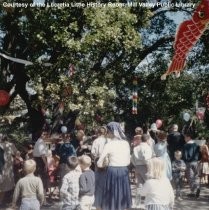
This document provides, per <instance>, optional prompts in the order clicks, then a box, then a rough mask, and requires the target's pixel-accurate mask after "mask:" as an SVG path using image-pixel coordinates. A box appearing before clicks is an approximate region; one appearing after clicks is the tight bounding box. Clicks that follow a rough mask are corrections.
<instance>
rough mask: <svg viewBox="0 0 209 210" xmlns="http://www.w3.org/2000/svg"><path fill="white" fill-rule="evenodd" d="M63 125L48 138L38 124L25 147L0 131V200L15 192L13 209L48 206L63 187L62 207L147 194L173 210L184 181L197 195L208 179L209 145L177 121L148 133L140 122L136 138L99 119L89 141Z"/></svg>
mask: <svg viewBox="0 0 209 210" xmlns="http://www.w3.org/2000/svg"><path fill="white" fill-rule="evenodd" d="M62 130H63V132H62V133H61V136H60V138H59V142H57V143H56V144H54V142H53V145H48V144H47V143H46V141H45V138H46V133H44V132H42V131H40V132H37V134H36V141H35V142H34V144H32V143H30V144H29V143H28V144H27V146H26V148H25V150H24V151H18V150H17V148H16V146H15V144H14V143H11V142H9V141H8V139H7V137H6V135H3V134H0V148H1V150H0V152H1V155H0V159H1V160H0V206H4V204H5V198H8V197H7V196H5V195H6V193H7V192H10V194H12V195H13V196H12V198H11V207H12V208H13V209H16V208H19V209H20V210H39V209H40V207H41V206H42V205H43V206H46V207H49V209H50V206H51V205H52V203H50V200H49V199H47V198H48V197H49V196H52V195H53V193H54V189H57V192H58V194H57V195H56V196H58V198H59V199H60V201H61V202H62V207H61V209H62V210H91V208H92V206H94V207H95V208H96V209H97V210H127V209H131V207H133V206H135V207H136V208H137V207H138V206H139V205H140V204H141V203H142V202H143V203H144V204H145V208H146V209H147V210H172V209H173V207H174V201H175V199H176V200H182V199H183V197H182V188H183V183H184V182H188V184H189V187H190V190H191V192H190V193H189V194H188V196H189V197H196V198H198V197H199V196H200V193H201V187H200V186H201V185H200V184H201V180H203V181H204V182H207V181H208V175H209V152H208V146H207V145H206V144H205V145H203V146H198V145H197V144H196V143H195V142H194V141H193V139H192V135H191V133H190V132H184V133H183V134H182V133H180V132H178V126H177V125H176V124H175V125H173V126H172V127H171V130H170V131H169V133H167V132H165V131H162V130H158V129H157V127H156V126H155V125H152V127H151V129H150V130H148V131H147V132H146V133H145V132H144V131H143V129H142V128H141V127H137V128H136V129H135V135H134V136H133V140H131V141H129V140H128V139H127V137H126V135H125V133H124V130H123V129H122V128H121V126H120V124H119V123H117V122H110V123H108V124H107V125H105V126H101V127H99V128H98V129H97V133H95V135H94V138H91V140H90V141H89V139H88V138H86V136H85V133H84V131H83V130H78V131H77V133H76V136H75V137H74V136H72V135H71V134H69V133H68V132H67V129H62ZM2 154H3V155H2ZM133 171H134V174H135V176H134V184H135V185H136V195H135V202H134V203H132V198H133V195H132V191H131V183H130V172H133ZM162 189H163V190H162ZM174 190H175V191H174ZM11 192H12V193H11Z"/></svg>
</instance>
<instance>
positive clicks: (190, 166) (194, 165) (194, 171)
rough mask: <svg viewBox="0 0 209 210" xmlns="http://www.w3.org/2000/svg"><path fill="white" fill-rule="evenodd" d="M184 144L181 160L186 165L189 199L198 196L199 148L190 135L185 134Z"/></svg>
mask: <svg viewBox="0 0 209 210" xmlns="http://www.w3.org/2000/svg"><path fill="white" fill-rule="evenodd" d="M184 138H185V141H186V144H185V145H184V146H183V149H182V159H183V160H184V162H185V163H186V176H187V180H188V182H189V185H190V190H191V193H190V194H188V196H190V197H199V195H200V177H199V167H198V161H199V160H200V147H199V146H198V145H197V144H196V143H195V142H194V141H193V140H192V134H191V133H185V134H184Z"/></svg>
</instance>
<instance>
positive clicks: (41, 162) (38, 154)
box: [33, 131, 49, 206]
mask: <svg viewBox="0 0 209 210" xmlns="http://www.w3.org/2000/svg"><path fill="white" fill-rule="evenodd" d="M37 137H38V140H37V141H36V143H35V145H34V148H33V158H34V160H35V162H36V171H35V175H36V176H39V177H40V178H41V180H42V182H43V186H44V192H45V194H46V190H47V188H48V186H47V180H48V164H47V155H48V147H47V145H46V143H45V142H44V140H43V136H42V131H39V132H37ZM44 206H49V204H47V203H46V199H45V201H44Z"/></svg>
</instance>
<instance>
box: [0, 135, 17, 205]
mask: <svg viewBox="0 0 209 210" xmlns="http://www.w3.org/2000/svg"><path fill="white" fill-rule="evenodd" d="M0 148H1V149H2V151H3V152H4V154H3V157H4V164H3V166H2V170H1V174H0V206H3V202H4V201H3V200H4V198H5V193H6V192H9V191H11V190H13V189H14V187H15V181H14V172H13V157H14V156H15V155H16V152H17V149H16V147H15V145H14V144H13V143H11V142H9V141H8V138H7V136H6V135H3V134H0Z"/></svg>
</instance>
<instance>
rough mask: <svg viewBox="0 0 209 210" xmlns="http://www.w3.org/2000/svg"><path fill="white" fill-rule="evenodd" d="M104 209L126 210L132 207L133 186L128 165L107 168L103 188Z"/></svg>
mask: <svg viewBox="0 0 209 210" xmlns="http://www.w3.org/2000/svg"><path fill="white" fill-rule="evenodd" d="M102 197H103V199H102V206H101V207H102V210H124V209H128V208H131V205H132V198H131V188H130V180H129V170H128V167H113V166H109V167H108V168H107V174H106V181H105V185H104V189H103V196H102Z"/></svg>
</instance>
